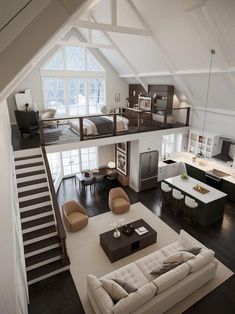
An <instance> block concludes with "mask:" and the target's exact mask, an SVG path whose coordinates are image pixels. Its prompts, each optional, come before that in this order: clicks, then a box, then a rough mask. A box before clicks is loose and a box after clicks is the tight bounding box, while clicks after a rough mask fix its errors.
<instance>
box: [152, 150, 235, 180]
mask: <svg viewBox="0 0 235 314" xmlns="http://www.w3.org/2000/svg"><path fill="white" fill-rule="evenodd" d="M193 156H194V155H193V154H191V153H186V152H182V153H173V154H172V155H171V156H170V157H169V158H168V159H172V160H174V161H176V162H184V163H187V164H189V165H191V166H193V167H196V168H198V169H200V170H203V171H210V170H212V169H218V170H220V171H223V172H225V173H227V174H229V176H226V177H223V180H226V181H228V182H231V183H233V184H235V169H234V168H232V167H229V166H226V165H225V164H224V163H222V162H219V161H217V160H215V159H213V158H212V159H202V158H196V161H192V157H193ZM201 163H203V164H201ZM158 166H159V167H164V166H168V165H167V164H165V163H164V162H163V161H161V160H160V161H159V164H158Z"/></svg>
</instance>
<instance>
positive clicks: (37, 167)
mask: <svg viewBox="0 0 235 314" xmlns="http://www.w3.org/2000/svg"><path fill="white" fill-rule="evenodd" d="M39 170H45V167H44V165H41V166H34V167H28V168H22V169H16V171H15V172H16V174H23V173H28V172H34V171H39Z"/></svg>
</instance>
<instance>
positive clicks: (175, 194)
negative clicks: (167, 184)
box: [172, 189, 184, 216]
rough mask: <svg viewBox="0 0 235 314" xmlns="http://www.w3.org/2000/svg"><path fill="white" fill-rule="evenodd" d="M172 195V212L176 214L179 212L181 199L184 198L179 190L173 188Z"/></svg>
mask: <svg viewBox="0 0 235 314" xmlns="http://www.w3.org/2000/svg"><path fill="white" fill-rule="evenodd" d="M172 197H173V199H174V200H175V206H174V213H175V216H177V215H178V214H179V213H180V212H181V200H182V199H184V195H183V194H182V193H181V192H180V191H179V190H176V189H173V190H172Z"/></svg>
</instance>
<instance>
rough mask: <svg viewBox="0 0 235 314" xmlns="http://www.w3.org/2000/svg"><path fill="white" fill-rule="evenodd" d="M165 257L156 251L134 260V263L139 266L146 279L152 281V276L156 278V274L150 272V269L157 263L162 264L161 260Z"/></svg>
mask: <svg viewBox="0 0 235 314" xmlns="http://www.w3.org/2000/svg"><path fill="white" fill-rule="evenodd" d="M165 258H166V256H165V255H164V254H162V253H161V252H160V251H156V252H154V253H152V254H149V255H147V256H144V257H142V258H140V259H139V260H137V261H136V262H135V264H136V265H137V266H138V267H139V269H140V270H141V271H142V273H143V274H144V276H145V277H146V278H147V279H148V281H152V280H153V279H154V278H156V276H153V275H152V274H150V273H151V271H152V270H153V269H154V268H156V267H157V266H158V265H162V262H163V260H164V259H165Z"/></svg>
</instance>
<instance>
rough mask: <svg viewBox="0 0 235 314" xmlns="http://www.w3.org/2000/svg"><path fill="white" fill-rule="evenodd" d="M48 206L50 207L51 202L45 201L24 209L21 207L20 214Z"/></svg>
mask: <svg viewBox="0 0 235 314" xmlns="http://www.w3.org/2000/svg"><path fill="white" fill-rule="evenodd" d="M48 205H51V201H46V202H42V203H37V204H34V205H29V206H26V207H21V208H20V212H21V213H23V212H26V211H28V210H31V209H36V208H40V207H43V206H48Z"/></svg>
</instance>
